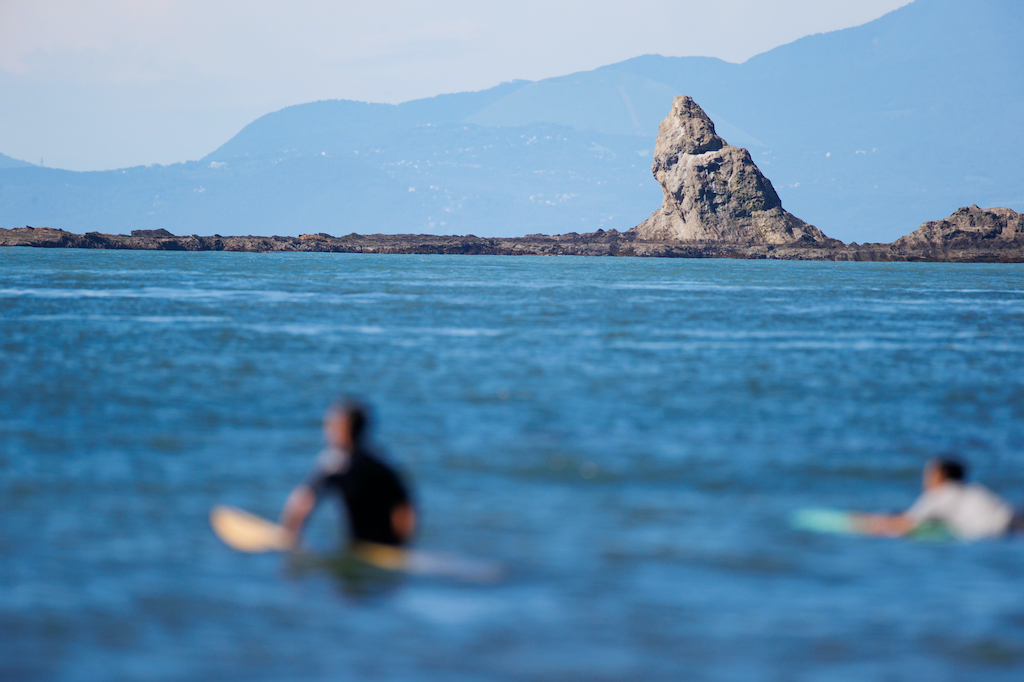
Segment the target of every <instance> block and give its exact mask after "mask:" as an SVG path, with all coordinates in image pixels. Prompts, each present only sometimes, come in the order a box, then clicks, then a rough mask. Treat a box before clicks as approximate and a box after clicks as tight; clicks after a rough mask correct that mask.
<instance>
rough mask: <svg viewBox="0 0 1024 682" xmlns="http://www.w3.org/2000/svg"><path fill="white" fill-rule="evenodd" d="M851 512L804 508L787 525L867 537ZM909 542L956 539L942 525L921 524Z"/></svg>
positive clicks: (791, 517)
mask: <svg viewBox="0 0 1024 682" xmlns="http://www.w3.org/2000/svg"><path fill="white" fill-rule="evenodd" d="M856 516H857V515H856V514H855V513H853V512H848V511H842V510H839V509H825V508H817V507H811V508H804V509H797V510H796V511H795V512H793V513H792V515H790V518H789V524H790V526H792V527H793V528H795V529H797V530H805V531H809V532H812V533H829V534H833V535H867V536H870V533H865V532H864V531H862V530H860V529H859V528H858V526H857V524H856V523H855V521H854V519H855V518H856ZM906 537H908V538H910V539H911V540H920V541H943V540H954V539H956V538H955V537H954V536H953V534H952V533H950V532H949V529H948V528H947V527H946V525H945V524H944V523H922V524H921V525H919V526H918V527H917V528H915V529H914V530H912V531H911V532H910V533H908V534H907V536H906Z"/></svg>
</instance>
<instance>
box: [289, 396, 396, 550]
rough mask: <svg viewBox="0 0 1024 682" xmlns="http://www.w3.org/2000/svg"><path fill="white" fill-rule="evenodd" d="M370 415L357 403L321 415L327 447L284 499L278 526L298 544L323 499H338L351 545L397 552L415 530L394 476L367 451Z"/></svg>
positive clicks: (330, 409) (339, 404)
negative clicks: (395, 548)
mask: <svg viewBox="0 0 1024 682" xmlns="http://www.w3.org/2000/svg"><path fill="white" fill-rule="evenodd" d="M368 427H369V415H368V413H367V410H366V408H365V407H363V406H362V405H361V404H359V403H357V402H355V401H351V400H348V401H344V402H340V403H336V404H334V405H332V406H331V407H330V408H328V410H327V413H326V414H325V415H324V421H323V431H324V439H325V440H326V441H327V447H326V448H325V449H324V450H323V452H321V453H320V456H319V458H318V459H317V463H316V466H315V467H314V469H313V473H312V474H311V475H310V477H309V478H308V479H307V480H306V482H305V483H303V484H301V485H299V486H297V487H296V488H295V490H293V491H292V493H291V495H289V496H288V501H287V502H285V505H284V509H283V510H282V512H281V525H283V526H284V527H285V528H286V529H287V530H288V532H289V534H290V535H291V538H292V541H293V543H295V544H297V543H298V540H299V537H300V534H301V532H302V526H303V525H304V524H305V522H306V519H307V518H308V517H309V514H310V512H312V511H313V508H314V507H315V506H316V504H317V502H318V501H319V500H320V498H322V497H323V496H324V495H327V494H333V495H338V496H340V497H341V499H342V501H343V502H344V504H345V510H346V512H347V517H348V528H349V538H350V540H351V541H353V542H370V543H376V544H379V545H391V546H401V545H405V544H406V543H408V542H409V540H410V539H411V538H412V535H413V532H414V531H415V530H416V512H415V510H414V508H413V504H412V500H411V497H410V495H409V492H408V490H407V489H406V487H405V486H404V485H403V484H402V481H401V480H400V479H399V477H398V475H397V474H396V473H395V471H394V470H393V469H392V468H391V467H390V466H388V465H387V464H385V463H384V462H383V461H382V460H381V459H379V458H378V457H376V456H375V455H374V454H373V453H372V452H371V451H370V449H369V448H368V447H367V445H366V433H367V431H368Z"/></svg>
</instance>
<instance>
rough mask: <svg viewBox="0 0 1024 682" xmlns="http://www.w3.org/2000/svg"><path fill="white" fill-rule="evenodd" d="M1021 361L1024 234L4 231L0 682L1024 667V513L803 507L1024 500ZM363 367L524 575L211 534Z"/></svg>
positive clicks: (380, 434)
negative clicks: (620, 250)
mask: <svg viewBox="0 0 1024 682" xmlns="http://www.w3.org/2000/svg"><path fill="white" fill-rule="evenodd" d="M1022 367H1024V267H1021V266H1019V265H952V264H906V263H903V264H871V263H799V262H765V261H726V260H654V259H635V258H622V259H611V258H592V259H585V258H531V257H522V258H510V257H463V256H452V257H445V256H373V255H337V254H233V253H160V252H117V251H78V250H31V249H3V250H0V519H2V520H0V679H4V680H8V679H10V680H36V679H38V680H326V679H331V680H334V679H353V680H361V679H383V680H490V679H500V680H554V679H560V680H561V679H608V680H620V679H621V680H627V679H628V680H635V679H644V680H682V679H686V680H690V679H693V680H851V679H858V680H869V679H870V680H875V679H878V680H883V679H884V680H920V679H930V680H964V679H971V680H1019V679H1021V678H1022V677H1024V589H1022V588H1021V579H1022V576H1024V541H1013V540H1003V541H991V542H979V543H973V544H967V543H958V542H946V543H925V542H909V541H901V540H881V539H869V538H856V537H841V536H828V535H813V534H809V533H806V532H804V531H799V530H795V529H793V528H792V527H791V526H790V525H789V523H788V518H789V516H790V514H791V513H792V512H793V511H794V510H796V509H799V508H802V507H808V506H824V507H834V508H843V509H868V510H882V511H896V510H900V509H902V508H904V507H906V506H907V505H909V504H910V503H911V502H912V501H913V499H914V498H915V496H916V494H917V493H918V490H919V485H920V483H919V478H920V470H921V466H922V464H923V463H924V462H925V461H926V460H927V458H928V457H930V456H932V455H935V454H939V453H944V452H956V453H959V454H960V455H962V456H963V457H965V458H966V459H967V460H968V461H969V462H970V464H971V465H972V467H973V472H974V474H975V477H976V478H977V479H979V480H981V481H984V482H985V483H987V484H988V485H989V486H990V487H991V488H993V489H994V490H996V491H997V492H999V493H1000V494H1002V495H1004V496H1005V497H1007V498H1008V499H1010V500H1012V501H1014V502H1017V503H1024V467H1022V465H1024V372H1022ZM342 394H354V395H359V396H363V397H364V398H365V399H366V400H368V401H369V402H371V403H372V405H373V406H374V407H375V409H376V416H377V425H378V428H377V430H376V441H377V443H378V444H379V445H380V446H381V447H382V449H383V450H384V451H385V452H387V454H388V456H389V457H390V459H391V460H392V461H393V462H395V463H396V464H398V465H400V466H401V467H402V468H403V469H404V470H405V471H406V472H407V473H408V474H409V476H410V478H411V479H412V480H413V481H414V483H415V488H416V491H417V496H418V500H419V504H420V508H421V512H422V528H421V532H420V535H419V538H418V544H419V546H421V547H424V548H429V549H433V550H439V551H451V552H457V553H460V554H463V555H467V556H472V557H481V558H489V559H494V560H497V561H500V562H501V563H502V564H503V565H504V566H505V567H506V577H505V579H504V580H503V581H502V582H500V583H497V584H494V585H480V584H470V583H461V582H458V581H455V580H451V579H444V578H429V577H395V578H387V577H382V576H370V577H366V576H362V577H360V576H359V575H355V576H353V575H352V574H351V572H340V573H339V572H337V571H332V570H328V569H327V568H321V569H318V568H316V567H313V568H311V567H309V566H307V565H305V564H300V563H297V562H295V561H292V560H289V559H288V558H286V557H282V556H280V555H245V554H240V553H236V552H233V551H231V550H229V549H228V548H227V547H225V546H224V545H222V544H221V543H220V542H219V541H218V540H217V539H216V537H215V536H214V535H213V534H212V532H211V531H210V529H209V526H208V523H207V513H208V511H209V509H210V507H211V506H213V505H215V504H218V503H228V504H234V505H237V506H241V507H244V508H246V509H249V510H252V511H254V512H256V513H259V514H263V515H265V516H269V517H276V515H277V513H278V511H279V509H280V506H281V504H282V503H283V501H284V499H285V497H286V496H287V494H288V491H289V490H290V489H291V487H292V486H293V485H294V484H296V483H297V482H299V481H300V480H301V479H302V478H303V477H304V476H305V474H306V472H307V471H308V470H309V467H310V466H311V464H312V462H313V458H314V456H315V454H316V452H317V451H318V450H319V448H320V447H321V441H320V433H319V421H320V417H321V414H322V411H323V409H324V407H325V406H326V405H327V404H328V403H329V402H330V401H331V400H332V399H334V398H335V397H336V396H338V395H342ZM338 533H339V520H338V517H337V514H336V512H335V510H334V509H332V508H330V507H325V508H322V509H320V510H318V512H317V516H316V518H315V520H314V523H313V525H312V528H311V529H310V543H311V545H312V546H313V547H314V548H319V549H321V550H323V551H327V550H328V549H329V548H330V547H331V546H332V545H333V543H334V542H335V540H336V538H337V536H338Z"/></svg>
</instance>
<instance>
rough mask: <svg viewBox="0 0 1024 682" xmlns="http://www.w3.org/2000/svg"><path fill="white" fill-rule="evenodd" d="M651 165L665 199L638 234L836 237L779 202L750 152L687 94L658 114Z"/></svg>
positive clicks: (719, 239) (826, 241) (786, 239)
mask: <svg viewBox="0 0 1024 682" xmlns="http://www.w3.org/2000/svg"><path fill="white" fill-rule="evenodd" d="M651 170H652V172H653V173H654V177H655V179H656V180H657V181H658V183H659V184H660V185H661V189H662V192H663V193H664V200H663V201H662V204H661V208H659V209H658V210H657V211H655V212H654V214H653V215H652V216H651V217H650V218H648V219H647V220H646V221H644V222H643V223H641V224H640V225H637V226H636V227H635V228H633V229H634V231H635V232H636V234H637V237H638V238H640V239H642V240H646V241H664V242H710V243H723V244H735V245H755V244H772V245H783V244H801V245H805V246H812V247H831V248H834V247H838V246H841V245H842V242H839V241H838V240H835V239H831V238H829V237H826V236H825V235H824V234H823V233H822V232H821V230H819V229H818V228H816V227H814V226H813V225H808V224H807V223H805V222H804V221H802V220H800V219H799V218H797V217H796V216H794V215H793V214H791V213H789V212H788V211H786V210H785V209H783V208H782V201H780V200H779V195H778V194H777V193H776V192H775V188H774V187H772V183H771V181H770V180H768V178H766V177H765V176H764V175H763V174H762V173H761V171H760V170H759V169H758V167H757V166H756V165H755V164H754V161H753V160H752V159H751V158H750V153H749V152H748V151H747V150H746V149H741V148H739V147H733V146H731V145H729V144H727V143H726V141H725V140H723V139H722V138H721V137H719V136H718V134H717V133H715V124H714V123H713V122H712V121H711V119H710V118H708V115H707V114H706V113H704V110H703V109H701V108H700V107H699V106H698V105H697V103H696V102H694V101H693V100H692V99H691V98H689V97H686V96H680V97H676V98H675V100H674V101H673V102H672V111H671V112H670V113H669V115H668V116H666V117H665V120H663V121H662V122H661V126H660V127H659V128H658V139H657V142H656V143H655V147H654V163H653V165H652V166H651Z"/></svg>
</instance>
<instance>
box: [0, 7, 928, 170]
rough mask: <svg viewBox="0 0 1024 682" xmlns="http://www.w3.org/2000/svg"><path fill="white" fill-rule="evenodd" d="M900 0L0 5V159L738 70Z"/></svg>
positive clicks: (156, 147)
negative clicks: (658, 74)
mask: <svg viewBox="0 0 1024 682" xmlns="http://www.w3.org/2000/svg"><path fill="white" fill-rule="evenodd" d="M906 4H908V0H717V1H710V0H667V1H666V0H631V1H629V2H622V1H612V0H590V1H589V2H584V1H582V0H545V1H541V0H519V1H518V2H503V3H488V2H474V1H469V0H440V1H436V2H422V1H420V2H413V1H410V0H377V1H376V2H374V3H365V2H359V3H355V2H326V1H322V0H307V1H298V2H295V1H292V2H288V3H284V2H267V1H262V0H249V1H245V0H228V1H223V2H209V1H199V0H153V1H148V2H140V1H138V0H92V1H91V2H87V3H86V2H80V1H77V0H0V102H2V106H0V153H4V154H7V155H9V156H13V157H16V158H20V159H24V160H26V161H31V162H33V163H39V161H40V159H43V160H44V161H45V165H47V166H54V167H60V168H69V169H73V170H99V169H108V168H120V167H126V166H133V165H141V164H150V163H163V164H167V163H173V162H176V161H184V160H188V159H195V158H199V157H201V156H204V155H205V154H207V153H209V152H210V151H212V150H213V149H215V148H216V147H218V146H219V145H220V144H222V143H223V142H225V141H226V140H228V139H229V138H230V137H231V136H232V135H234V134H235V133H237V132H238V131H239V130H240V129H241V128H242V127H243V126H244V125H246V124H247V123H249V122H250V121H252V120H253V119H255V118H257V117H258V116H261V115H263V114H265V113H268V112H270V111H274V110H277V109H280V108H282V107H285V106H288V105H290V104H298V103H301V102H309V101H313V100H318V99H355V100H364V101H375V102H402V101H406V100H409V99H415V98H418V97H429V96H432V95H436V94H439V93H444V92H459V91H464V90H479V89H483V88H487V87H490V86H492V85H496V84H498V83H500V82H502V81H506V80H512V79H515V78H525V79H530V80H538V79H541V78H547V77H550V76H558V75H563V74H566V73H571V72H574V71H581V70H586V69H593V68H596V67H598V66H603V65H605V64H611V63H614V62H617V61H621V60H624V59H628V58H630V57H635V56H637V55H641V54H647V53H658V54H662V55H667V56H692V55H700V56H712V57H719V58H721V59H725V60H727V61H732V62H742V61H744V60H746V59H748V58H749V57H751V56H753V55H755V54H758V53H760V52H764V51H766V50H769V49H771V48H773V47H776V46H778V45H782V44H785V43H788V42H791V41H793V40H796V39H797V38H800V37H802V36H805V35H809V34H812V33H819V32H824V31H833V30H838V29H841V28H846V27H849V26H856V25H859V24H863V23H866V22H868V21H871V20H872V19H875V18H877V17H879V16H881V15H883V14H885V13H886V12H889V11H891V10H894V9H896V8H898V7H901V6H903V5H906Z"/></svg>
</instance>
